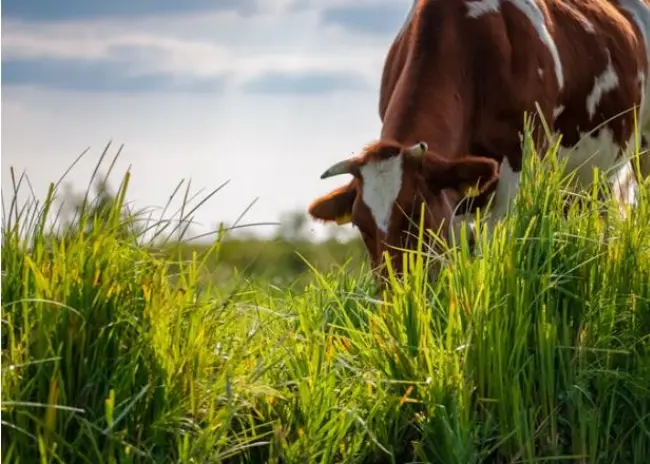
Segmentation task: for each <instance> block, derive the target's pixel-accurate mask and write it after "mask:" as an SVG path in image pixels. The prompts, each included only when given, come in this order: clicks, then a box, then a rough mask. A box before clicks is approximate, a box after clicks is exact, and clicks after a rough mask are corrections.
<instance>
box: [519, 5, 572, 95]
mask: <svg viewBox="0 0 650 464" xmlns="http://www.w3.org/2000/svg"><path fill="white" fill-rule="evenodd" d="M508 1H509V2H510V3H512V4H513V5H514V6H516V7H517V8H519V10H520V11H521V12H522V13H523V14H525V15H526V17H528V20H529V21H530V22H531V24H532V25H533V27H534V28H535V30H536V31H537V34H538V35H539V38H540V40H541V41H542V42H544V44H545V45H546V47H547V48H548V51H549V52H550V53H551V57H552V58H553V63H554V65H555V78H556V79H557V83H558V86H559V87H560V90H562V89H563V88H564V71H563V69H562V62H561V61H560V53H559V52H558V50H557V46H556V45H555V41H554V40H553V37H551V34H550V33H549V31H548V28H547V27H546V21H545V20H544V14H543V13H542V10H540V9H539V6H538V5H537V2H536V1H535V0H508Z"/></svg>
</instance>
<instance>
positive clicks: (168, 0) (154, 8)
mask: <svg viewBox="0 0 650 464" xmlns="http://www.w3.org/2000/svg"><path fill="white" fill-rule="evenodd" d="M258 3H259V2H258V1H257V0H219V1H217V2H215V1H214V0H184V1H179V0H112V1H106V2H97V1H88V0H57V1H52V0H30V1H25V0H5V1H3V2H2V15H3V16H4V17H7V18H18V19H25V20H36V21H41V20H46V21H50V20H61V19H68V20H69V19H89V18H98V17H122V16H127V17H128V16H130V17H133V16H143V15H151V14H174V13H188V12H201V11H214V10H231V11H238V12H240V13H244V14H251V13H253V12H255V11H256V10H257V8H258Z"/></svg>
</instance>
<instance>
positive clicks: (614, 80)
mask: <svg viewBox="0 0 650 464" xmlns="http://www.w3.org/2000/svg"><path fill="white" fill-rule="evenodd" d="M618 82H619V81H618V74H616V70H615V69H614V65H613V63H612V57H611V55H610V54H609V50H607V67H606V68H605V70H604V71H603V72H602V74H601V75H600V76H598V77H595V78H594V87H593V89H592V90H591V92H590V93H589V95H587V113H588V114H589V119H590V120H591V119H592V118H593V117H594V114H596V108H597V107H598V104H599V103H600V100H601V99H602V98H603V95H604V94H605V93H607V92H610V91H612V90H614V89H615V88H616V87H618Z"/></svg>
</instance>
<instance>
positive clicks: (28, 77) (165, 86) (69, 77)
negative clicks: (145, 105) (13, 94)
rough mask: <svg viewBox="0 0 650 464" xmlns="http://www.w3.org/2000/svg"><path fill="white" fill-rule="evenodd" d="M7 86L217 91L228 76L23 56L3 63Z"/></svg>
mask: <svg viewBox="0 0 650 464" xmlns="http://www.w3.org/2000/svg"><path fill="white" fill-rule="evenodd" d="M2 83H3V85H5V86H7V85H8V86H11V85H12V84H13V85H31V86H42V87H48V88H51V89H57V90H71V91H79V92H129V93H132V92H162V91H164V92H201V93H204V92H217V91H220V90H221V89H222V87H223V83H224V77H219V76H217V77H213V78H211V79H200V78H195V79H182V78H176V77H174V76H171V75H168V74H135V75H128V74H124V73H120V72H119V68H117V67H116V66H115V65H114V64H113V63H108V62H97V61H79V60H76V61H75V60H49V59H46V60H19V61H9V62H6V63H4V64H3V65H2Z"/></svg>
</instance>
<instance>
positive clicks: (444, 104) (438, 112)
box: [309, 0, 650, 272]
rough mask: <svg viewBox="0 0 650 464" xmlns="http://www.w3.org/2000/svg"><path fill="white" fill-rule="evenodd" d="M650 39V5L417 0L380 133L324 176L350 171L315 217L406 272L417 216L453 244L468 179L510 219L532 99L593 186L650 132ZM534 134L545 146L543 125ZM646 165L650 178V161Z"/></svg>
mask: <svg viewBox="0 0 650 464" xmlns="http://www.w3.org/2000/svg"><path fill="white" fill-rule="evenodd" d="M649 36H650V0H415V1H414V3H413V6H412V8H411V10H410V12H409V15H408V17H407V18H406V21H405V24H404V25H403V27H402V29H401V31H400V32H399V33H398V34H397V37H396V38H395V40H394V41H393V43H392V45H391V47H390V49H389V51H388V55H387V57H386V62H385V65H384V69H383V74H382V77H381V91H380V96H379V114H380V117H381V120H382V129H381V133H380V136H379V138H378V140H377V141H375V142H373V143H371V144H369V145H368V146H367V147H365V149H364V150H363V151H362V152H361V153H360V154H359V155H358V156H356V157H353V158H350V159H346V160H344V161H341V162H339V163H336V164H334V165H333V166H331V167H330V168H329V169H327V170H326V171H325V172H324V173H323V175H322V176H321V178H327V177H331V176H335V175H340V174H351V175H352V176H353V178H352V180H351V181H350V182H349V183H348V184H347V185H344V186H341V187H339V188H337V189H335V190H333V191H332V192H330V193H329V194H327V195H325V196H322V197H320V198H318V199H316V200H315V201H314V202H313V203H312V204H311V205H310V207H309V213H310V214H311V216H312V217H313V218H315V219H319V220H322V221H325V222H331V221H333V222H336V223H338V224H343V223H346V222H352V223H353V224H354V225H355V226H356V227H357V228H358V229H359V231H360V232H361V235H362V238H363V241H364V243H365V246H366V247H367V250H368V253H369V255H370V258H371V262H372V264H373V267H377V266H379V265H380V264H381V257H382V253H383V252H384V251H388V252H389V256H391V257H392V258H393V263H392V264H393V266H394V268H395V269H396V270H397V271H398V272H400V271H401V268H400V265H401V262H402V260H401V259H395V257H396V256H397V253H400V251H399V250H398V249H396V248H400V247H401V248H407V249H408V248H411V249H412V248H413V246H414V242H415V239H412V238H411V237H412V236H413V235H416V236H417V234H413V233H412V232H411V233H409V227H410V224H415V225H416V226H417V225H418V223H419V221H420V220H422V222H423V223H424V226H425V227H427V228H429V229H434V230H440V231H441V234H442V237H443V238H448V237H447V234H448V233H449V224H450V222H451V219H452V216H453V214H454V209H455V208H456V206H458V205H459V204H460V202H461V200H462V199H463V198H464V197H465V193H464V192H465V190H464V189H465V188H466V187H467V186H477V187H478V198H482V199H483V202H481V201H479V202H477V203H476V206H482V205H484V204H486V203H487V202H486V201H485V199H486V198H493V203H492V208H491V212H490V214H491V217H492V219H493V220H495V219H498V218H500V217H502V216H503V215H504V214H505V213H506V210H507V208H508V206H509V204H510V202H511V201H512V199H513V198H514V196H515V194H516V193H517V190H518V184H519V177H520V172H521V169H522V149H521V140H520V134H521V133H522V132H523V130H524V127H523V126H524V120H523V115H524V113H525V112H528V113H534V112H535V111H536V104H538V105H539V109H540V110H541V113H542V115H543V117H544V118H545V120H546V121H547V122H549V123H550V124H551V125H552V128H553V129H554V130H555V131H558V132H560V133H562V134H563V138H562V146H561V147H560V152H559V153H560V155H559V156H560V157H565V158H568V161H567V167H568V168H569V169H570V170H575V172H576V180H577V181H578V186H586V185H588V183H589V182H592V181H593V168H594V167H598V168H600V169H601V170H603V171H606V170H608V169H610V168H612V167H613V166H614V165H615V163H616V164H620V163H622V162H623V161H625V159H626V158H625V157H629V156H630V154H631V152H632V151H633V150H634V148H635V147H634V145H635V144H634V140H633V131H634V124H635V117H637V118H638V121H639V123H640V124H638V125H639V126H640V128H641V129H642V133H643V134H644V135H646V134H648V131H650V111H648V110H649V108H648V105H647V104H648V99H647V96H648V91H649V88H648V86H647V83H646V77H647V76H648V63H649V55H648V53H649V52H650V43H649V40H650V37H649ZM635 110H636V115H635ZM538 127H539V125H538ZM597 127H600V129H597V130H595V131H593V132H592V130H593V129H596V128H597ZM533 139H534V140H535V141H536V142H535V143H537V144H538V146H539V148H540V150H542V149H543V144H544V139H545V137H543V131H542V130H540V129H536V130H535V131H534V137H533ZM576 144H577V145H576ZM641 163H642V164H641V171H642V175H643V176H648V175H649V174H650V157H648V156H646V157H645V158H642V161H641ZM422 202H424V204H425V205H426V210H425V213H424V217H423V218H422V217H420V211H421V209H420V206H421V204H422ZM443 223H444V224H445V226H444V227H441V226H442V225H443Z"/></svg>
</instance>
